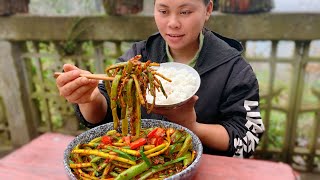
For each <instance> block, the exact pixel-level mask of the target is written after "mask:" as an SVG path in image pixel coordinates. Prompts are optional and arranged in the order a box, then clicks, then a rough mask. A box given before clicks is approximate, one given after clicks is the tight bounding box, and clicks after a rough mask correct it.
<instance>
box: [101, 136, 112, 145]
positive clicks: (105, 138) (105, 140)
mask: <svg viewBox="0 0 320 180" xmlns="http://www.w3.org/2000/svg"><path fill="white" fill-rule="evenodd" d="M101 142H102V143H103V144H111V143H112V138H111V137H110V136H102V138H101Z"/></svg>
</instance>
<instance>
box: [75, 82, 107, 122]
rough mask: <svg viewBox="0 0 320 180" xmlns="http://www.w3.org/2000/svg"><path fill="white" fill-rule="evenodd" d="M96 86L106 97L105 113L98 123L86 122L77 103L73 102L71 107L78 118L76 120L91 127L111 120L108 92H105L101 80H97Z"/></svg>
mask: <svg viewBox="0 0 320 180" xmlns="http://www.w3.org/2000/svg"><path fill="white" fill-rule="evenodd" d="M98 88H99V91H100V93H101V94H102V95H103V96H104V97H105V98H106V101H107V104H108V109H107V114H106V116H105V118H104V119H103V120H102V121H101V122H100V123H97V124H92V123H90V122H88V121H87V120H86V119H85V118H84V117H83V115H82V113H81V111H80V108H79V105H78V104H73V108H74V111H75V114H76V117H77V118H78V120H79V121H80V122H81V123H82V124H83V125H84V126H86V127H88V128H93V127H96V126H99V125H102V124H105V123H108V122H111V121H112V113H111V108H110V98H109V96H108V93H107V91H106V89H105V85H104V83H103V82H99V84H98Z"/></svg>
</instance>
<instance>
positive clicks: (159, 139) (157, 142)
mask: <svg viewBox="0 0 320 180" xmlns="http://www.w3.org/2000/svg"><path fill="white" fill-rule="evenodd" d="M163 142H164V140H163V138H162V137H158V138H157V139H156V142H155V145H156V146H159V145H160V144H162V143H163Z"/></svg>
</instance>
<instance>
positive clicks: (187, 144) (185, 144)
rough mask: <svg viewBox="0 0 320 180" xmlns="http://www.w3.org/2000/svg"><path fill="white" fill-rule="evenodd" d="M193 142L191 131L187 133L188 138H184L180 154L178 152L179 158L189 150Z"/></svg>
mask: <svg viewBox="0 0 320 180" xmlns="http://www.w3.org/2000/svg"><path fill="white" fill-rule="evenodd" d="M191 142H192V138H191V135H190V134H189V133H187V137H186V140H184V142H183V145H182V147H181V149H180V151H179V152H178V154H177V158H178V157H181V156H182V155H183V154H184V153H185V152H187V151H188V149H189V147H190V144H191Z"/></svg>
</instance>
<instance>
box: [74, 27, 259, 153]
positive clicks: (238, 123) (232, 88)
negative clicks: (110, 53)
mask: <svg viewBox="0 0 320 180" xmlns="http://www.w3.org/2000/svg"><path fill="white" fill-rule="evenodd" d="M203 34H204V41H203V47H202V49H201V51H200V54H199V57H198V59H197V61H196V64H195V66H194V69H195V70H197V71H198V73H199V74H200V78H201V86H200V88H199V90H198V92H197V93H196V94H197V95H198V96H199V99H198V101H197V102H196V104H195V110H196V114H197V122H199V123H205V124H221V125H222V126H223V127H225V129H226V130H227V132H228V134H229V137H230V141H229V149H228V150H227V151H224V152H222V151H216V150H214V149H210V148H208V147H207V146H204V153H208V154H216V155H224V156H237V157H245V158H246V157H250V156H251V155H252V154H253V153H254V151H255V149H256V146H257V145H258V143H259V140H260V138H261V136H262V134H263V132H264V126H263V122H262V119H261V115H260V110H259V86H258V81H257V79H256V76H255V74H254V72H253V70H252V68H251V66H250V65H249V64H248V63H247V62H246V61H245V60H244V58H243V57H242V56H241V53H242V51H243V47H242V46H241V44H240V43H239V42H238V41H236V40H233V39H229V38H226V37H223V36H221V35H219V34H217V33H214V32H212V31H209V30H206V29H204V30H203ZM165 46H166V44H165V41H164V39H163V38H162V37H161V35H160V34H159V33H156V34H154V35H152V36H151V37H149V38H148V40H146V41H140V42H137V43H134V44H133V46H132V48H131V49H129V50H128V51H127V52H126V53H125V54H124V55H123V56H121V57H120V58H119V61H126V60H128V59H130V58H132V57H133V56H135V55H137V54H141V55H142V61H147V60H149V59H150V60H152V61H155V62H158V63H164V62H168V57H167V54H166V49H165ZM99 89H100V92H101V93H102V94H104V96H105V97H106V99H107V102H108V105H109V107H110V100H109V97H108V95H107V93H106V91H105V89H104V85H102V84H100V85H99ZM75 110H76V114H77V116H78V118H79V119H80V121H81V122H82V123H83V124H85V125H86V126H87V127H94V126H97V125H100V124H103V123H106V122H111V121H112V116H111V110H110V108H108V112H107V116H106V118H105V119H104V120H103V121H102V122H101V123H99V124H90V123H88V122H87V121H86V120H85V119H84V118H83V116H82V114H81V112H80V110H79V107H78V106H77V105H75ZM142 118H143V119H164V118H163V117H162V116H160V115H157V114H147V113H146V111H145V109H143V108H142Z"/></svg>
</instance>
